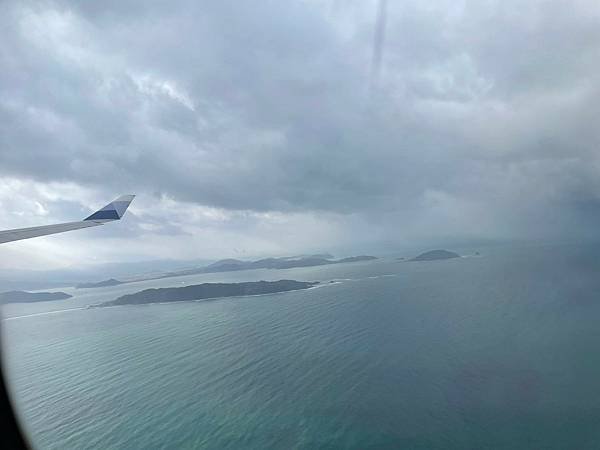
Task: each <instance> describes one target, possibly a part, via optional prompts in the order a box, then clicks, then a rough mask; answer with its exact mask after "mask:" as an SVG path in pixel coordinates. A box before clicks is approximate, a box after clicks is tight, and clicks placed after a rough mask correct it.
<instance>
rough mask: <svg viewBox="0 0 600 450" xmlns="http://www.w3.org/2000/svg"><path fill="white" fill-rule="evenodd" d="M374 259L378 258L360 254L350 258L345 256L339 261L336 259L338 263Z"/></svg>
mask: <svg viewBox="0 0 600 450" xmlns="http://www.w3.org/2000/svg"><path fill="white" fill-rule="evenodd" d="M374 259H377V258H376V257H375V256H367V255H360V256H350V257H349V258H343V259H340V260H339V261H336V263H349V262H359V261H372V260H374Z"/></svg>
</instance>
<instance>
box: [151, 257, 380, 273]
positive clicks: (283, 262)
mask: <svg viewBox="0 0 600 450" xmlns="http://www.w3.org/2000/svg"><path fill="white" fill-rule="evenodd" d="M322 256H330V255H311V256H301V257H289V256H287V257H282V258H264V259H259V260H256V261H240V260H239V259H222V260H220V261H217V262H214V263H212V264H209V265H208V266H205V267H198V268H195V269H186V270H178V271H174V272H168V273H166V274H164V275H162V276H161V277H160V278H169V277H179V276H183V275H195V274H200V273H216V272H233V271H237V270H250V269H292V268H294V267H313V266H324V265H327V264H341V263H349V262H358V261H370V260H373V259H377V258H376V257H375V256H365V255H361V256H352V257H349V258H343V259H339V260H335V259H326V258H323V257H322Z"/></svg>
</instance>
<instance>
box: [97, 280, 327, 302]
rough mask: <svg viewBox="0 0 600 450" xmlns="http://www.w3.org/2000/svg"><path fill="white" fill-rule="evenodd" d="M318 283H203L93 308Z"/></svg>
mask: <svg viewBox="0 0 600 450" xmlns="http://www.w3.org/2000/svg"><path fill="white" fill-rule="evenodd" d="M317 284H319V283H318V282H307V281H295V280H279V281H252V282H245V283H203V284H195V285H191V286H185V287H173V288H159V289H145V290H143V291H140V292H136V293H135V294H127V295H123V296H121V297H119V298H117V299H115V300H111V301H109V302H105V303H100V304H97V305H92V307H104V306H117V305H143V304H147V303H165V302H181V301H189V300H203V299H209V298H223V297H240V296H245V295H261V294H275V293H278V292H288V291H297V290H300V289H308V288H310V287H313V286H315V285H317Z"/></svg>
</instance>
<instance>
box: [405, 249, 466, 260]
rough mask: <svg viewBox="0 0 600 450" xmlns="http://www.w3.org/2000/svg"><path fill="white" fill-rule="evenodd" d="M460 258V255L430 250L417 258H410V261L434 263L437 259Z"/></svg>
mask: <svg viewBox="0 0 600 450" xmlns="http://www.w3.org/2000/svg"><path fill="white" fill-rule="evenodd" d="M452 258H460V255H459V254H457V253H454V252H449V251H448V250H431V251H429V252H425V253H421V254H420V255H419V256H416V257H414V258H412V259H411V260H410V261H436V260H439V259H452Z"/></svg>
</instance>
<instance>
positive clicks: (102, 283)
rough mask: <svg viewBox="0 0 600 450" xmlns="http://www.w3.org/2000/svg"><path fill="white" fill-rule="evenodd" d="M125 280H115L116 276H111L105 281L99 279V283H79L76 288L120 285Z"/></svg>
mask: <svg viewBox="0 0 600 450" xmlns="http://www.w3.org/2000/svg"><path fill="white" fill-rule="evenodd" d="M123 283H124V281H119V280H115V279H114V278H110V279H108V280H104V281H98V282H97V283H79V284H77V285H76V286H75V288H76V289H91V288H99V287H107V286H118V285H119V284H123Z"/></svg>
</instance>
